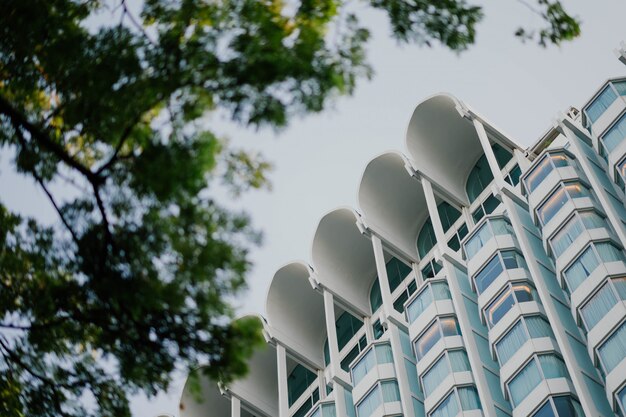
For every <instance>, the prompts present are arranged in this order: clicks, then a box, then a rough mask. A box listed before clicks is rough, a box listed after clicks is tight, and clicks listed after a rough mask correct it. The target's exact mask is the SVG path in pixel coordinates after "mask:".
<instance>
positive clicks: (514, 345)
mask: <svg viewBox="0 0 626 417" xmlns="http://www.w3.org/2000/svg"><path fill="white" fill-rule="evenodd" d="M527 340H528V334H527V333H526V329H525V328H524V324H523V321H522V320H520V321H518V322H517V323H516V324H515V326H513V327H512V328H511V330H509V331H508V333H507V334H506V335H504V337H502V339H500V341H499V342H497V343H496V352H497V353H498V361H499V362H500V366H502V365H504V364H505V363H507V362H508V360H509V359H511V357H512V356H513V355H514V354H515V352H517V351H518V350H519V348H520V347H522V345H523V344H524V343H526V341H527Z"/></svg>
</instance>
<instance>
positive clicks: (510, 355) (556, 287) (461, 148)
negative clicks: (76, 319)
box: [180, 51, 626, 417]
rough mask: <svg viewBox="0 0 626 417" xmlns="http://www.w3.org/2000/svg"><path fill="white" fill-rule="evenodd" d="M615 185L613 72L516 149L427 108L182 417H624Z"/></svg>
mask: <svg viewBox="0 0 626 417" xmlns="http://www.w3.org/2000/svg"><path fill="white" fill-rule="evenodd" d="M621 54H622V56H623V55H624V52H623V51H622V52H621ZM625 182H626V77H623V78H621V79H620V78H616V79H611V80H609V81H607V82H605V83H604V84H603V85H602V86H601V88H600V89H599V90H598V92H597V93H596V94H595V95H594V96H593V97H592V98H591V99H590V100H589V102H588V103H586V104H585V105H584V106H583V107H582V109H581V110H580V111H579V110H577V109H574V108H572V109H571V110H570V111H568V112H567V114H563V115H561V116H560V117H559V118H558V120H557V121H556V122H555V124H554V126H553V127H552V128H550V129H549V130H548V131H547V132H546V133H545V135H544V136H543V137H541V138H540V139H539V140H538V141H537V142H536V143H535V144H534V145H532V146H531V147H530V148H528V149H523V148H521V147H520V146H519V145H518V144H517V143H515V142H514V141H512V140H511V139H510V138H509V137H508V136H507V135H506V134H504V133H503V132H502V131H501V130H500V129H498V128H497V127H496V126H494V125H493V124H492V123H491V122H489V121H488V120H486V119H484V118H483V117H482V116H480V115H479V114H478V113H476V112H475V111H474V110H472V109H471V108H470V107H468V106H467V105H466V104H464V103H463V102H462V101H460V100H458V99H457V98H455V97H453V96H451V95H448V94H437V95H435V96H432V97H430V98H428V99H426V100H424V101H423V102H421V103H420V104H419V105H418V106H417V107H416V108H415V111H414V112H413V115H412V117H411V120H410V122H409V125H408V127H407V132H406V152H405V153H400V152H389V153H385V154H383V155H380V156H377V157H376V158H374V159H373V160H371V161H370V162H369V163H368V164H367V166H366V167H365V170H364V172H363V176H362V179H361V182H360V184H359V189H358V202H359V207H360V208H359V209H358V210H354V209H351V208H338V209H335V210H333V211H331V212H329V213H327V214H326V215H324V216H323V217H322V219H321V220H320V222H319V225H318V227H317V230H316V232H315V236H314V237H313V243H312V253H311V261H310V262H291V263H289V264H287V265H285V266H283V267H282V268H280V269H279V270H278V271H277V272H276V274H275V275H274V277H273V280H272V282H271V284H270V287H269V290H268V295H267V301H266V312H265V316H264V318H263V317H259V320H261V321H262V323H263V327H264V334H265V337H266V340H267V342H268V343H267V348H266V349H263V350H260V351H258V352H257V353H256V354H255V355H254V356H253V358H252V359H251V361H250V373H249V375H248V376H247V377H246V378H245V379H243V380H240V381H236V382H234V383H232V384H229V385H223V384H216V383H213V382H211V381H208V380H201V381H200V385H201V387H200V388H201V392H200V395H199V396H198V395H197V394H198V393H196V394H193V393H192V391H193V390H192V389H191V386H190V385H191V384H188V385H189V386H187V387H186V388H185V391H184V393H183V396H182V399H181V411H180V414H181V417H229V416H230V417H244V416H245V417H251V416H258V417H382V416H407V417H408V416H410V417H422V416H428V417H454V416H465V417H480V416H484V417H505V416H513V417H526V416H534V417H548V416H551V417H557V416H558V417H583V416H588V417H610V416H615V415H619V416H625V415H626V255H625V251H624V246H625V245H626V209H625V205H624V204H625V202H626V200H625V198H624V187H625ZM199 398H201V399H202V401H199Z"/></svg>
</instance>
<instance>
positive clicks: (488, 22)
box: [0, 0, 626, 417]
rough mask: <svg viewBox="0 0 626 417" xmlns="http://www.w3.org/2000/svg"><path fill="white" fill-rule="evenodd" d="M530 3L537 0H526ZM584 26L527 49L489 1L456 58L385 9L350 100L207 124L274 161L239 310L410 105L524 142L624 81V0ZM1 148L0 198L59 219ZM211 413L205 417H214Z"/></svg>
mask: <svg viewBox="0 0 626 417" xmlns="http://www.w3.org/2000/svg"><path fill="white" fill-rule="evenodd" d="M530 2H531V3H532V0H530ZM564 3H565V5H566V6H567V7H568V9H569V11H571V12H572V13H574V14H576V15H578V16H579V17H580V18H581V19H582V22H583V26H582V36H581V37H580V38H578V39H577V40H576V41H574V42H571V43H568V44H566V45H564V46H562V47H560V48H556V47H550V48H547V49H542V48H540V47H539V46H536V45H534V44H522V43H521V42H520V41H519V40H517V39H516V38H515V37H514V36H513V32H514V31H515V29H516V28H517V26H519V25H520V24H521V25H525V26H533V25H537V24H540V23H541V22H540V21H539V18H538V17H536V16H534V15H533V14H532V13H531V12H530V11H529V10H528V9H527V8H526V7H525V6H524V5H523V4H522V2H521V1H516V0H489V1H486V2H484V7H485V15H486V16H485V19H484V21H483V22H482V23H481V24H480V25H479V27H478V36H477V42H476V45H475V46H474V47H472V48H471V49H470V50H469V51H467V52H465V53H463V54H461V55H457V54H454V53H451V52H448V51H447V50H444V49H443V48H440V47H434V48H432V49H427V48H421V47H418V46H410V47H407V46H404V47H400V46H398V45H397V43H396V42H395V41H393V40H391V39H390V37H389V27H388V25H387V22H386V20H385V18H384V16H383V15H382V14H377V13H370V12H367V13H366V16H365V19H366V21H367V23H368V24H369V25H370V27H371V28H372V29H373V32H374V38H373V39H372V41H371V42H370V45H369V57H370V62H371V63H372V65H373V67H374V69H375V72H376V74H375V76H374V78H373V80H372V81H369V82H367V81H362V82H361V83H360V85H359V86H358V88H357V91H356V94H355V95H354V96H352V97H346V98H341V99H340V100H338V101H337V102H336V103H335V104H334V105H333V106H332V107H329V108H328V109H326V111H324V112H323V113H322V114H320V115H315V116H308V117H306V118H304V119H298V120H294V121H293V123H292V124H291V126H290V127H289V128H287V129H285V130H283V131H281V132H279V133H276V132H273V131H271V130H259V131H256V130H245V129H237V128H235V127H233V126H232V125H230V124H229V123H228V122H227V121H226V120H222V119H221V118H218V117H215V118H214V119H212V120H210V121H209V122H210V123H211V124H212V125H213V126H214V128H215V129H216V130H217V131H218V132H220V133H222V134H224V135H227V136H229V137H230V138H231V139H232V141H233V142H234V143H235V144H237V145H240V146H243V147H246V148H248V149H258V150H259V151H261V152H262V153H263V154H264V155H265V156H266V157H267V158H268V159H269V160H271V161H272V162H273V163H274V165H275V170H274V171H273V172H272V174H271V181H272V183H273V189H272V191H270V192H268V191H255V192H252V193H248V194H246V195H244V196H243V197H242V198H239V199H238V200H237V202H236V203H235V205H236V206H237V207H240V208H243V209H245V210H246V211H247V212H248V213H249V214H250V215H251V217H252V219H253V222H254V224H255V225H256V226H257V228H259V229H261V230H262V231H263V233H264V244H263V246H262V247H261V248H260V249H258V250H256V251H254V252H253V253H252V260H253V261H254V264H255V266H254V269H253V271H252V273H251V274H250V276H249V280H248V282H249V287H250V289H249V290H248V291H247V292H246V293H245V294H244V295H243V296H242V298H241V300H240V301H239V308H240V311H241V312H242V313H248V312H255V313H261V314H263V313H264V311H265V306H264V303H265V295H266V292H267V288H268V285H269V282H270V280H271V278H272V276H273V273H274V271H276V270H277V269H278V268H279V267H280V266H281V265H283V264H285V263H288V262H290V261H292V260H304V261H307V262H309V261H310V251H311V241H312V238H313V234H314V232H315V228H316V226H317V222H318V221H319V219H320V218H321V217H322V215H323V214H325V213H326V212H328V211H330V210H332V209H334V208H336V207H338V206H345V205H349V206H352V207H357V201H356V193H357V188H358V185H359V181H360V177H361V174H362V173H363V170H364V168H365V166H366V164H367V162H368V161H370V160H371V159H372V158H374V157H375V156H377V155H379V154H381V153H383V152H385V151H388V150H401V151H403V150H404V135H405V130H406V127H407V124H408V121H409V117H410V115H411V113H412V111H413V109H414V108H415V106H416V105H417V104H418V103H419V102H420V101H422V100H423V99H425V98H426V97H428V96H430V95H432V94H435V93H438V92H449V93H452V94H453V95H455V96H456V97H458V98H460V99H461V100H463V101H464V102H465V103H467V104H469V105H470V106H471V107H472V108H474V109H475V110H476V111H478V112H479V113H481V114H482V115H483V116H484V117H486V118H487V119H488V120H490V121H491V122H492V123H494V124H495V125H496V126H498V127H500V128H501V129H502V130H503V131H504V132H505V133H508V135H509V136H510V137H511V138H512V139H514V140H516V141H518V142H519V143H520V144H521V145H523V146H528V145H530V144H531V143H533V142H534V141H535V140H537V139H538V138H539V137H540V136H541V135H542V134H543V133H544V132H545V131H546V130H547V129H548V128H549V127H550V126H551V125H552V121H553V119H554V118H555V117H556V116H557V115H558V114H559V113H561V112H563V111H565V110H567V108H568V107H569V106H570V105H573V106H576V107H580V106H582V105H583V104H584V103H585V102H586V101H587V99H588V98H589V97H590V95H591V94H593V93H594V92H595V90H596V89H597V88H598V87H599V86H600V84H601V83H603V82H604V81H605V80H606V79H607V78H610V77H614V76H625V75H626V66H624V65H623V64H622V63H620V62H619V61H618V60H617V58H616V56H615V54H614V53H613V50H614V49H615V48H617V47H618V45H619V43H620V41H622V40H626V25H625V24H624V16H626V2H624V1H623V0H601V1H600V0H596V1H583V0H576V1H565V2H564ZM7 161H8V156H7V155H6V154H0V199H1V200H2V202H3V203H4V204H6V205H7V206H9V207H10V208H12V209H14V210H18V211H20V212H22V213H25V214H30V215H35V216H38V217H40V218H47V219H51V220H53V219H54V216H53V213H51V212H50V211H49V210H48V209H46V208H45V207H46V204H47V203H46V200H45V198H44V196H43V194H42V193H41V192H40V191H39V190H37V189H36V188H35V187H34V185H33V184H32V183H30V182H28V181H26V180H24V179H23V178H20V177H17V176H16V175H15V174H14V173H12V172H11V168H10V166H9V165H8V162H7ZM183 384H184V377H183V376H182V375H180V376H177V377H176V378H175V379H174V381H173V383H172V387H171V389H170V392H169V393H164V394H162V395H160V396H159V397H157V398H156V399H150V400H148V399H145V398H143V397H137V398H135V399H134V400H133V413H134V415H135V416H136V417H144V416H145V417H153V416H156V415H157V413H161V412H165V413H170V414H173V415H178V414H177V412H178V398H179V396H180V391H181V390H182V387H183ZM207 417H208V416H207Z"/></svg>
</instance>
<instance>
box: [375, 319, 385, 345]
mask: <svg viewBox="0 0 626 417" xmlns="http://www.w3.org/2000/svg"><path fill="white" fill-rule="evenodd" d="M372 330H373V331H374V339H375V340H378V339H380V337H381V336H382V335H383V334H385V329H384V328H383V325H382V324H381V323H380V320H376V321H375V322H374V324H373V325H372Z"/></svg>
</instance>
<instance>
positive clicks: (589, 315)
mask: <svg viewBox="0 0 626 417" xmlns="http://www.w3.org/2000/svg"><path fill="white" fill-rule="evenodd" d="M616 304H617V297H615V294H614V293H613V288H612V287H611V284H610V282H607V283H606V284H604V286H602V288H601V289H600V291H598V292H597V293H596V294H595V295H594V296H593V297H591V299H590V300H589V301H587V303H586V304H585V305H584V306H582V307H581V309H580V315H581V316H582V319H583V324H584V326H585V329H586V330H587V331H589V330H591V329H592V328H593V327H594V326H595V325H596V324H598V322H599V321H600V320H601V319H602V318H603V317H604V316H605V315H606V313H608V312H609V311H610V310H611V309H612V308H613V306H615V305H616Z"/></svg>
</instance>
